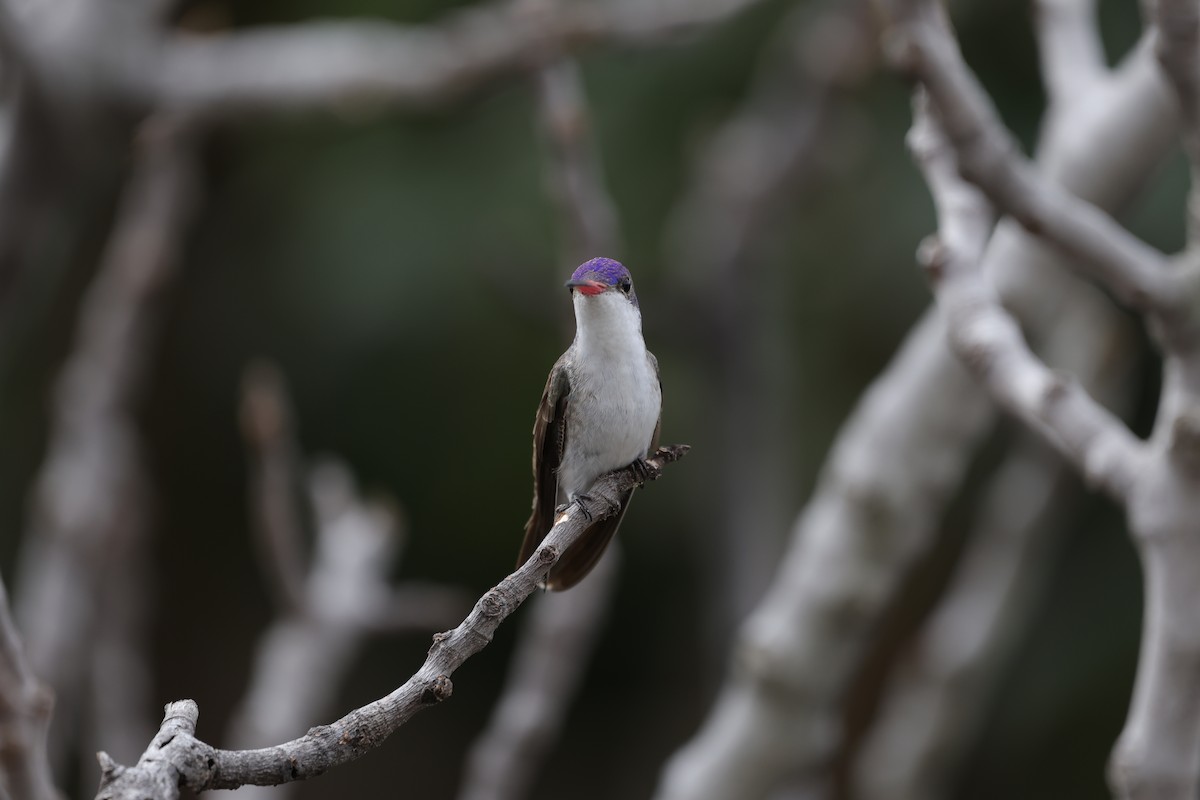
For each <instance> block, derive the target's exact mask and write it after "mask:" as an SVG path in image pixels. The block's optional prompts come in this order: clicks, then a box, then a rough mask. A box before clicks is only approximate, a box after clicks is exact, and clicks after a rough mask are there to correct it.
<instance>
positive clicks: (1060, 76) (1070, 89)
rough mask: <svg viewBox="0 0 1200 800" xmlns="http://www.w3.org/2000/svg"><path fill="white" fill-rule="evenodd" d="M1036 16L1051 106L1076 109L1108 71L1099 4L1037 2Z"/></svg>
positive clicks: (1065, 0)
mask: <svg viewBox="0 0 1200 800" xmlns="http://www.w3.org/2000/svg"><path fill="white" fill-rule="evenodd" d="M1034 12H1035V15H1036V16H1035V19H1036V22H1037V25H1036V27H1035V29H1034V30H1035V32H1036V33H1037V42H1038V53H1039V55H1040V57H1041V62H1042V81H1043V83H1044V84H1045V86H1046V93H1047V94H1048V95H1049V97H1050V102H1051V105H1052V106H1058V107H1061V106H1070V105H1074V104H1075V101H1078V100H1080V99H1082V97H1083V96H1084V95H1085V94H1086V93H1087V92H1088V91H1090V90H1091V89H1092V88H1093V87H1094V86H1095V85H1096V84H1097V83H1099V82H1100V81H1101V80H1103V79H1104V73H1105V71H1106V67H1105V62H1104V46H1103V44H1102V43H1101V42H1100V31H1099V29H1098V28H1097V25H1096V2H1095V0H1037V2H1036V3H1035V4H1034Z"/></svg>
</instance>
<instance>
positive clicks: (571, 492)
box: [517, 258, 662, 590]
mask: <svg viewBox="0 0 1200 800" xmlns="http://www.w3.org/2000/svg"><path fill="white" fill-rule="evenodd" d="M567 288H568V289H569V290H570V292H571V300H572V302H573V304H574V306H575V340H574V341H573V342H571V346H570V347H568V348H567V352H565V353H563V354H562V356H561V357H560V358H559V359H558V361H556V362H555V363H554V367H553V368H551V370H550V378H549V379H548V380H547V381H546V388H545V390H544V391H543V392H542V402H541V404H540V405H539V406H538V411H537V418H536V419H535V420H534V423H533V514H532V515H531V516H530V517H529V522H527V523H526V524H525V540H524V542H522V544H521V556H520V559H519V560H518V561H517V565H518V566H520V565H521V564H523V563H525V561H526V560H528V559H529V557H530V556H532V555H533V552H534V551H535V550H536V549H537V547H538V545H539V544H541V542H542V539H544V538H546V534H547V533H549V532H550V528H552V527H553V526H554V518H555V515H556V510H555V509H556V508H558V507H559V506H560V505H561V504H563V503H571V502H573V501H575V500H576V499H578V498H579V497H581V496H583V495H584V493H585V492H586V491H587V489H588V487H590V486H591V485H592V483H593V482H594V481H595V480H596V479H597V478H599V477H600V476H601V475H603V474H604V473H606V472H611V471H613V470H615V469H619V468H621V467H625V466H628V465H629V464H631V463H633V462H634V461H637V460H639V459H642V458H645V457H646V454H647V453H648V452H650V451H651V450H652V449H654V448H655V447H657V446H658V430H659V425H660V422H661V416H662V385H661V384H660V382H659V379H658V359H656V358H655V357H654V355H653V354H652V353H651V352H650V351H649V350H647V349H646V343H645V341H643V339H642V312H641V309H640V307H639V306H638V301H637V295H636V294H634V291H633V278H632V277H631V276H630V274H629V270H627V269H625V267H624V266H623V265H622V264H621V263H620V262H618V261H614V260H612V259H611V258H593V259H592V260H591V261H588V262H586V263H584V264H582V265H581V266H580V267H579V269H577V270H575V273H574V274H573V275H571V279H570V280H569V281H567ZM632 496H633V491H632V490H630V491H629V492H627V493H626V494H625V495H624V496H623V497H622V498H621V509H620V511H618V512H617V513H616V514H614V515H613V516H611V517H608V518H606V519H598V520H596V521H595V522H593V523H592V524H591V525H590V526H589V527H588V528H587V530H585V531H584V533H583V535H582V536H580V537H579V539H578V540H576V542H575V543H574V544H573V545H571V546H570V547H568V548H567V550H566V552H564V553H563V554H562V556H561V557H560V558H559V559H558V562H557V563H556V564H555V565H554V566H553V567H552V568H551V570H550V574H549V575H548V576H547V577H546V581H545V583H544V584H543V585H544V586H545V588H547V589H552V590H561V589H567V588H570V587H571V586H574V585H575V584H576V583H578V582H579V581H580V580H582V579H583V576H585V575H587V574H588V572H589V571H591V569H592V567H594V566H595V565H596V562H597V561H599V560H600V556H601V555H602V554H603V553H604V549H605V548H606V547H608V543H609V542H610V541H612V538H613V535H614V534H616V532H617V528H618V527H619V526H620V525H621V519H622V517H624V516H625V510H626V509H627V508H629V501H630V499H631V498H632Z"/></svg>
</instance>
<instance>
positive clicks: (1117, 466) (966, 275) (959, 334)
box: [909, 101, 1142, 500]
mask: <svg viewBox="0 0 1200 800" xmlns="http://www.w3.org/2000/svg"><path fill="white" fill-rule="evenodd" d="M914 107H915V110H914V118H915V122H914V123H913V128H912V133H911V134H910V136H909V147H910V149H911V150H912V151H913V154H914V156H915V157H916V160H917V163H918V164H919V165H920V166H921V168H922V171H923V172H924V174H925V181H926V183H927V184H928V185H929V188H930V191H931V192H932V193H933V196H934V203H935V205H936V206H937V208H938V220H939V224H938V227H939V236H938V238H937V239H936V240H932V239H931V240H927V242H926V244H925V245H923V246H922V254H921V260H922V261H923V262H924V265H925V268H926V270H927V271H928V274H929V276H930V281H931V282H932V284H933V288H934V293H935V295H936V296H937V299H938V305H939V307H940V308H941V309H942V312H943V314H944V315H945V318H946V327H947V333H948V335H949V337H950V344H951V347H952V348H953V349H954V350H955V352H956V353H957V354H958V355H959V357H960V358H961V359H962V360H963V363H964V364H965V365H966V367H967V369H969V370H970V371H971V372H972V374H974V375H975V377H976V378H978V379H979V380H980V381H982V382H983V383H985V384H986V385H987V387H988V389H989V390H990V391H991V393H992V396H993V397H995V398H996V399H997V400H998V401H999V402H1000V403H1001V404H1002V405H1005V406H1006V407H1007V408H1008V409H1009V410H1010V411H1012V412H1013V413H1014V414H1016V415H1017V416H1019V417H1021V418H1022V419H1023V420H1024V421H1025V422H1026V423H1028V424H1029V425H1030V427H1032V428H1033V429H1034V430H1035V431H1038V432H1040V433H1042V434H1044V435H1045V436H1046V437H1047V438H1048V440H1049V441H1050V443H1051V444H1052V445H1053V446H1055V447H1056V448H1058V449H1059V450H1060V451H1061V452H1062V453H1063V455H1064V456H1065V457H1066V458H1067V459H1068V460H1069V461H1070V462H1072V463H1073V464H1075V465H1076V467H1077V468H1078V469H1079V471H1080V473H1081V474H1083V475H1084V476H1085V478H1086V479H1087V480H1088V482H1089V483H1092V484H1094V485H1098V486H1101V487H1102V488H1104V489H1105V490H1106V491H1107V492H1109V493H1110V494H1112V495H1113V496H1114V497H1116V498H1117V499H1118V500H1124V499H1127V498H1128V496H1129V492H1130V489H1131V487H1132V485H1133V482H1134V479H1135V476H1136V474H1137V471H1138V470H1139V469H1140V466H1141V461H1142V445H1141V443H1140V442H1138V440H1137V439H1136V437H1134V436H1133V434H1132V433H1130V432H1129V429H1128V428H1126V427H1125V425H1124V423H1122V422H1121V421H1120V420H1119V419H1117V418H1116V417H1114V416H1113V415H1112V413H1111V412H1109V411H1108V410H1107V409H1105V408H1104V407H1103V406H1101V405H1100V404H1099V403H1097V402H1095V401H1094V400H1092V398H1091V397H1090V396H1088V394H1087V393H1086V392H1085V391H1084V390H1083V389H1082V388H1080V387H1079V386H1078V384H1076V383H1074V382H1073V381H1069V380H1067V379H1066V378H1064V377H1063V376H1061V375H1056V374H1054V373H1053V372H1052V371H1051V370H1050V369H1049V368H1048V367H1047V366H1046V365H1045V364H1043V363H1042V362H1041V361H1040V360H1039V359H1038V358H1037V357H1036V356H1035V355H1034V354H1033V353H1032V352H1030V350H1029V347H1028V345H1026V344H1025V339H1024V337H1023V336H1022V335H1021V331H1020V329H1019V328H1018V327H1017V324H1016V322H1015V321H1014V320H1013V319H1012V317H1011V316H1009V314H1008V312H1006V311H1005V310H1004V309H1003V307H1002V306H1001V305H1000V301H999V299H998V298H997V297H996V294H995V291H994V290H993V289H992V288H991V287H990V286H989V285H988V284H987V282H986V281H985V280H984V279H983V277H982V273H981V272H980V269H979V262H980V260H981V259H982V255H983V247H984V243H985V242H986V231H987V225H988V220H989V217H990V211H989V209H988V207H987V204H986V202H985V201H984V200H983V198H982V197H981V196H980V195H979V194H978V193H977V192H976V191H975V190H974V189H973V188H972V187H970V186H969V185H967V184H966V183H965V182H964V181H963V180H962V179H961V178H959V176H958V170H957V168H956V167H955V163H954V153H953V152H951V151H950V149H949V144H948V143H947V141H946V140H945V139H944V138H943V137H942V134H941V131H940V129H939V127H938V125H937V124H936V123H935V122H934V119H933V115H932V113H931V112H930V110H929V109H928V108H927V107H926V106H925V104H924V103H923V102H920V101H918V102H917V103H915V104H914Z"/></svg>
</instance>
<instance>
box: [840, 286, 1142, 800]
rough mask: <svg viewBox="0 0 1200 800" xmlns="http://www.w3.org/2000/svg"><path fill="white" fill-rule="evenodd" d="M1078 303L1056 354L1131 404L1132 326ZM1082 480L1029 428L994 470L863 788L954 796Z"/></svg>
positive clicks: (1107, 306)
mask: <svg viewBox="0 0 1200 800" xmlns="http://www.w3.org/2000/svg"><path fill="white" fill-rule="evenodd" d="M1069 301H1070V302H1068V303H1064V304H1063V316H1062V319H1061V324H1060V326H1058V327H1056V329H1055V330H1053V331H1051V332H1050V336H1049V338H1050V341H1049V343H1048V346H1047V348H1046V349H1047V351H1048V352H1047V358H1048V360H1050V361H1052V362H1054V363H1060V364H1067V365H1069V367H1070V369H1071V370H1072V372H1073V373H1075V374H1077V375H1079V376H1080V380H1081V381H1082V382H1083V383H1084V385H1085V386H1089V387H1094V388H1095V391H1096V393H1097V395H1098V396H1100V397H1102V398H1105V399H1109V400H1114V401H1115V402H1117V403H1118V405H1120V406H1128V402H1127V401H1128V399H1129V397H1130V395H1131V394H1132V392H1131V391H1129V390H1128V389H1127V388H1125V387H1128V386H1129V383H1128V381H1129V378H1130V372H1131V369H1132V366H1133V363H1132V362H1133V354H1134V348H1133V347H1132V342H1131V339H1132V330H1131V329H1132V325H1131V324H1129V323H1127V322H1126V321H1125V320H1124V318H1123V317H1121V316H1120V315H1119V314H1118V313H1117V311H1116V309H1114V308H1113V307H1112V304H1111V303H1110V302H1109V301H1108V299H1107V298H1104V297H1089V296H1088V295H1086V294H1083V293H1076V294H1075V295H1073V296H1072V297H1071V298H1069ZM1098 342H1100V346H1099V347H1097V343H1098ZM1055 359H1057V360H1055ZM1073 478H1074V470H1073V468H1071V467H1070V466H1069V465H1068V464H1066V463H1065V462H1064V461H1063V460H1062V459H1061V458H1059V457H1058V455H1057V454H1056V453H1054V451H1053V450H1051V449H1050V448H1049V447H1047V446H1046V445H1045V443H1044V442H1042V441H1041V439H1040V437H1038V436H1036V435H1034V434H1033V433H1031V432H1023V433H1022V434H1021V435H1020V437H1019V439H1018V440H1017V442H1016V443H1015V444H1014V445H1013V447H1012V449H1011V451H1010V453H1009V454H1008V456H1007V457H1006V459H1005V461H1004V463H1003V464H1001V466H1000V468H999V469H998V470H997V471H996V473H995V474H994V475H993V476H992V478H991V479H990V485H989V487H988V490H987V493H986V494H985V496H984V497H983V499H982V501H981V502H980V504H979V506H978V509H977V511H976V513H975V514H974V517H973V519H972V521H971V528H970V532H969V536H968V539H967V543H966V550H965V552H964V553H963V555H962V557H961V559H960V563H959V565H958V566H957V567H956V569H955V574H954V576H953V579H952V581H951V583H950V585H949V586H948V587H947V589H946V591H945V593H944V595H943V597H942V598H940V599H939V601H938V605H937V608H936V609H935V610H934V612H933V614H932V615H931V617H930V618H929V619H928V620H927V621H926V622H925V623H924V624H923V626H922V628H921V630H920V632H919V633H918V634H917V637H916V639H915V641H914V642H913V644H912V646H911V648H908V651H909V652H906V653H905V655H904V656H903V659H902V660H901V662H900V663H899V664H898V665H897V667H896V668H895V669H893V670H892V672H893V673H894V674H893V675H892V676H891V677H890V678H889V680H888V684H887V687H886V691H885V694H884V698H883V700H882V702H881V705H880V709H879V712H878V714H877V717H876V720H875V722H874V723H873V724H872V728H871V730H870V732H869V733H868V736H867V738H866V740H865V742H864V743H863V745H862V746H861V747H860V749H859V754H858V757H857V760H856V764H855V768H854V773H853V777H854V786H855V789H854V792H853V795H854V797H856V798H859V799H860V800H937V798H940V797H945V796H947V794H948V792H949V791H950V789H951V783H952V781H953V779H954V776H956V775H958V774H960V773H961V767H962V766H963V765H964V762H965V761H966V759H967V757H968V755H969V754H970V753H971V752H973V750H974V749H975V747H976V745H977V743H978V740H979V735H980V732H981V731H982V729H983V726H984V721H985V719H986V716H987V714H988V712H989V711H990V709H991V707H992V705H993V700H994V697H995V690H996V687H997V685H998V684H999V682H1000V680H1001V677H1002V675H1003V674H1004V672H1005V670H1006V668H1007V666H1008V665H1009V664H1010V663H1011V661H1012V655H1013V652H1014V651H1015V650H1016V648H1017V647H1018V646H1019V643H1020V642H1021V641H1022V640H1023V639H1024V631H1025V630H1026V629H1027V628H1028V626H1029V624H1030V623H1031V617H1032V615H1033V612H1034V610H1035V608H1036V606H1037V604H1038V601H1039V599H1040V598H1042V596H1043V595H1044V590H1045V587H1046V585H1047V582H1048V581H1049V579H1050V577H1051V572H1052V570H1051V566H1052V564H1053V558H1052V557H1051V552H1050V551H1051V550H1052V549H1053V548H1054V547H1055V546H1056V545H1057V543H1058V541H1059V540H1060V539H1061V538H1062V536H1063V534H1064V533H1065V532H1066V530H1067V528H1066V527H1065V526H1064V522H1065V512H1067V511H1068V510H1069V506H1070V505H1071V501H1072V500H1074V499H1075V497H1076V495H1077V494H1078V492H1077V491H1075V486H1076V481H1075V480H1074V479H1073Z"/></svg>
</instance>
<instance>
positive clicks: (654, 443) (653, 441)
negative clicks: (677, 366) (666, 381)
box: [646, 350, 662, 456]
mask: <svg viewBox="0 0 1200 800" xmlns="http://www.w3.org/2000/svg"><path fill="white" fill-rule="evenodd" d="M646 358H648V359H650V366H652V367H654V376H655V377H656V378H658V422H657V423H656V424H655V426H654V434H653V435H652V436H651V437H650V449H649V450H647V451H646V455H647V456H652V455H654V451H656V450H658V434H659V433H661V432H662V373H661V372H659V371H658V359H657V358H655V357H654V353H651V352H650V351H649V350H647V351H646Z"/></svg>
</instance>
